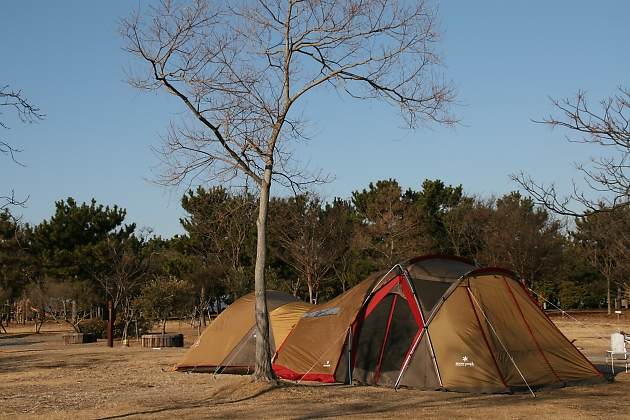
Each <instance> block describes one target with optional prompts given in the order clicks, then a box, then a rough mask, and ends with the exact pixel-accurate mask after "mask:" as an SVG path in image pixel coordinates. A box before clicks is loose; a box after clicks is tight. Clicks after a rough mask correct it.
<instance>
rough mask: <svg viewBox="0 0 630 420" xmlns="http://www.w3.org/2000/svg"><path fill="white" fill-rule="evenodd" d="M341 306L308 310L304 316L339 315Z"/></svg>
mask: <svg viewBox="0 0 630 420" xmlns="http://www.w3.org/2000/svg"><path fill="white" fill-rule="evenodd" d="M339 309H340V308H331V309H322V310H319V311H315V312H307V313H305V314H304V315H302V318H319V317H322V316H330V315H337V314H338V313H339Z"/></svg>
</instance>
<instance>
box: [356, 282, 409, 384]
mask: <svg viewBox="0 0 630 420" xmlns="http://www.w3.org/2000/svg"><path fill="white" fill-rule="evenodd" d="M401 279H402V277H401ZM405 289H407V290H405ZM407 292H410V290H409V289H408V288H405V287H403V288H399V287H395V288H391V289H390V290H389V293H387V294H386V295H384V296H378V294H377V295H376V296H375V298H377V299H378V301H377V302H374V301H373V302H371V304H370V305H369V307H370V312H369V314H367V316H366V317H365V319H363V320H361V322H359V323H357V324H356V326H355V330H354V333H353V335H354V337H355V339H354V345H353V348H354V351H353V359H354V361H353V363H352V366H353V372H352V377H353V379H354V380H355V381H358V382H362V383H366V384H375V383H381V384H388V385H393V384H394V383H395V382H396V380H397V378H398V375H399V373H400V369H401V367H402V365H403V363H404V360H405V357H406V356H407V354H408V351H409V349H410V347H411V345H412V344H413V340H414V338H415V337H416V336H417V333H418V331H419V330H420V329H421V326H420V325H418V322H417V319H418V318H417V317H416V316H415V314H414V312H417V311H412V308H411V307H410V305H415V302H414V301H413V300H411V301H410V300H409V299H408V298H407V296H406V295H407Z"/></svg>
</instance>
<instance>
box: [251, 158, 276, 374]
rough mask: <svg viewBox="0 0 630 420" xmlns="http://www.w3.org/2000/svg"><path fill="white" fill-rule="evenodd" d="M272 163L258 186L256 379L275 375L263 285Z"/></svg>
mask: <svg viewBox="0 0 630 420" xmlns="http://www.w3.org/2000/svg"><path fill="white" fill-rule="evenodd" d="M271 169H272V165H271V164H269V163H268V164H267V167H266V168H265V176H264V178H263V182H262V185H261V186H260V206H259V209H258V220H257V221H256V226H257V228H258V242H257V246H256V269H255V270H256V271H255V273H254V290H255V295H256V309H255V310H256V331H257V334H256V370H255V371H254V379H255V380H257V381H275V380H276V379H277V378H276V375H275V373H274V371H273V369H272V368H271V350H270V348H269V315H268V311H267V289H266V285H265V265H266V262H267V214H268V211H269V191H270V189H271Z"/></svg>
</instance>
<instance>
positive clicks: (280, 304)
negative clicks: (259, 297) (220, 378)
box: [173, 290, 313, 374]
mask: <svg viewBox="0 0 630 420" xmlns="http://www.w3.org/2000/svg"><path fill="white" fill-rule="evenodd" d="M254 306H255V297H254V293H250V294H248V295H245V296H243V297H241V298H240V299H238V300H237V301H235V302H234V303H232V304H231V305H230V306H228V307H227V308H226V309H225V310H224V311H223V312H222V313H221V314H220V315H219V316H218V317H217V318H216V319H215V320H214V321H212V323H211V324H210V326H208V328H206V330H205V331H204V332H203V334H201V336H200V337H199V339H198V340H197V342H195V344H193V345H192V346H191V348H190V350H188V352H187V353H186V354H185V355H184V357H183V358H182V360H181V361H180V362H179V363H178V364H177V365H175V367H173V371H195V372H223V373H241V374H246V373H253V369H254V364H255V360H256V359H255V342H256V339H255V337H256V336H255V332H254V331H255V324H256V318H255V312H254ZM312 307H313V305H311V304H309V303H305V302H302V301H301V300H299V299H298V298H296V297H294V296H292V295H290V294H288V293H284V292H278V291H275V290H268V291H267V309H268V310H269V321H270V331H269V333H270V341H271V352H272V354H273V353H274V352H275V351H276V349H277V348H278V347H280V345H281V344H282V342H283V341H284V339H285V338H286V336H287V334H289V332H290V331H291V329H292V328H293V326H294V325H295V324H296V323H297V322H298V320H299V319H300V317H301V316H302V314H303V313H304V312H306V311H307V310H309V309H311V308H312Z"/></svg>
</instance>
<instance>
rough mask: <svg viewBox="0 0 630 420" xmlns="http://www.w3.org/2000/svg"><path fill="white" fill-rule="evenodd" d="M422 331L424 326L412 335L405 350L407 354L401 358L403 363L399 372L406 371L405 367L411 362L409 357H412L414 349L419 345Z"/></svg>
mask: <svg viewBox="0 0 630 420" xmlns="http://www.w3.org/2000/svg"><path fill="white" fill-rule="evenodd" d="M423 332H424V327H423V328H420V329H419V330H418V332H417V333H416V335H415V337H413V341H412V342H411V347H409V350H407V355H406V356H405V359H404V360H403V364H402V366H401V367H400V371H401V372H403V371H404V372H406V371H407V368H408V367H409V364H410V363H411V358H412V357H413V354H414V353H415V352H416V349H417V348H418V346H419V345H420V339H421V337H422V333H423ZM403 376H404V375H403Z"/></svg>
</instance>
